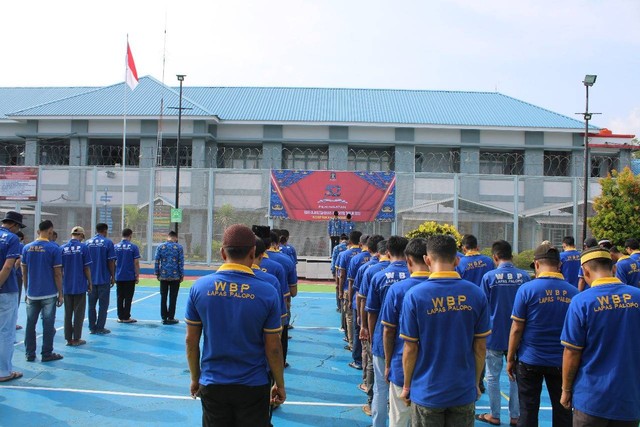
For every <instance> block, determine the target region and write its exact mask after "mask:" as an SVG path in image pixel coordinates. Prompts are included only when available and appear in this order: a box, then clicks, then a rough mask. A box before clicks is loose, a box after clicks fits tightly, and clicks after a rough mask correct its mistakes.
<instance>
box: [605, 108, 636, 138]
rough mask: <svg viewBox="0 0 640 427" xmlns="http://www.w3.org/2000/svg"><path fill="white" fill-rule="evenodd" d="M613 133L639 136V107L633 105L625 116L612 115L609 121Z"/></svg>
mask: <svg viewBox="0 0 640 427" xmlns="http://www.w3.org/2000/svg"><path fill="white" fill-rule="evenodd" d="M609 128H610V129H611V131H613V132H614V133H618V134H629V135H636V136H640V107H635V108H633V109H632V110H631V111H629V114H628V115H627V117H614V118H613V119H611V120H610V121H609Z"/></svg>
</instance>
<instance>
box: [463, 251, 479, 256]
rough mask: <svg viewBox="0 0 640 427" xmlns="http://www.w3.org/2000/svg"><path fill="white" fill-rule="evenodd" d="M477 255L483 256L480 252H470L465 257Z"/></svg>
mask: <svg viewBox="0 0 640 427" xmlns="http://www.w3.org/2000/svg"><path fill="white" fill-rule="evenodd" d="M476 255H482V254H481V253H480V252H478V251H468V252H467V253H466V254H464V256H476Z"/></svg>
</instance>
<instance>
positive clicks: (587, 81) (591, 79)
mask: <svg viewBox="0 0 640 427" xmlns="http://www.w3.org/2000/svg"><path fill="white" fill-rule="evenodd" d="M596 78H598V76H596V75H594V74H587V75H586V76H584V80H583V82H582V83H583V84H584V87H585V89H586V97H585V99H586V106H585V109H584V113H582V114H583V116H584V202H583V205H582V244H583V245H584V241H585V240H586V239H587V213H588V207H589V206H588V204H589V166H591V159H590V157H589V120H591V113H589V88H590V87H591V86H593V85H594V83H595V82H596Z"/></svg>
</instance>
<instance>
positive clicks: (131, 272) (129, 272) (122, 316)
mask: <svg viewBox="0 0 640 427" xmlns="http://www.w3.org/2000/svg"><path fill="white" fill-rule="evenodd" d="M131 236H133V231H132V230H131V229H130V228H125V229H124V230H122V241H120V243H117V244H115V245H114V246H113V249H114V251H115V253H116V285H117V286H118V288H117V296H118V323H135V322H137V320H136V319H134V318H133V317H131V302H132V301H133V294H134V292H135V291H136V284H137V283H138V281H139V280H140V250H139V249H138V246H137V245H136V244H135V243H132V242H131Z"/></svg>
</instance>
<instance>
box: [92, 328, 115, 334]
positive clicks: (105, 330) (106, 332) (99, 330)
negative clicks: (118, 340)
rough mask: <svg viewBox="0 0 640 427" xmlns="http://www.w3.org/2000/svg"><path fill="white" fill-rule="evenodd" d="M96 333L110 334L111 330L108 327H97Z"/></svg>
mask: <svg viewBox="0 0 640 427" xmlns="http://www.w3.org/2000/svg"><path fill="white" fill-rule="evenodd" d="M94 333H95V334H97V335H106V334H110V333H111V330H109V329H106V328H102V329H96V331H95V332H94Z"/></svg>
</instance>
